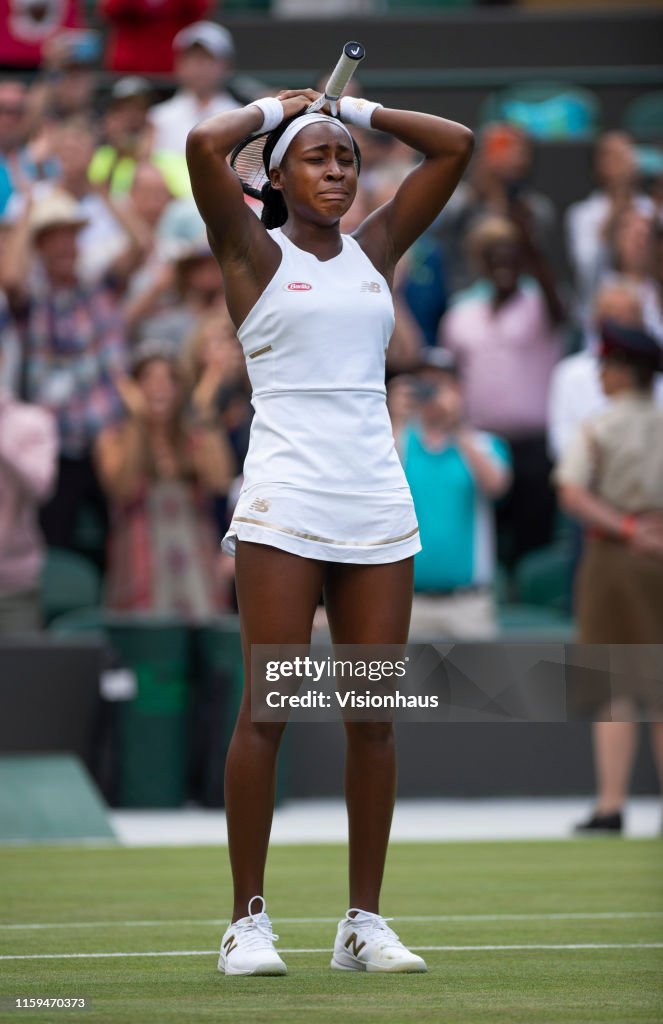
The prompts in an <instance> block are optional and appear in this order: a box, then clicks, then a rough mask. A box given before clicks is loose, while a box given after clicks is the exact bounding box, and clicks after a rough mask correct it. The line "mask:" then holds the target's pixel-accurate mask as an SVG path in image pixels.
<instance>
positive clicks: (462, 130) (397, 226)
mask: <svg viewBox="0 0 663 1024" xmlns="http://www.w3.org/2000/svg"><path fill="white" fill-rule="evenodd" d="M340 113H341V120H343V121H345V122H346V123H348V124H350V125H351V126H352V124H356V125H359V126H361V127H364V128H369V127H370V128H374V129H376V130H377V131H381V132H387V133H388V134H389V135H393V136H394V137H395V138H397V139H399V140H400V141H401V142H404V143H405V144H406V145H408V146H410V147H411V148H412V149H414V150H417V152H419V153H421V154H422V155H423V160H422V161H421V162H420V163H419V164H418V165H417V166H416V167H415V168H414V169H413V170H412V171H411V172H410V174H409V175H408V176H407V178H406V179H405V180H404V181H403V182H402V184H401V186H400V188H399V189H398V191H397V193H396V195H395V196H394V198H393V199H392V200H390V201H389V202H388V203H385V204H384V206H381V207H380V208H379V209H377V210H376V211H375V212H374V213H373V214H371V216H370V217H368V218H367V219H366V220H365V221H364V223H363V224H362V225H361V227H360V228H359V229H358V230H357V232H356V233H355V237H356V238H357V241H358V242H359V243H360V245H361V246H362V248H363V249H364V251H365V252H366V253H367V255H368V256H369V257H370V258H371V259H372V260H373V262H375V263H376V265H378V266H381V267H383V268H384V269H385V270H387V272H389V270H390V269H393V267H394V266H395V264H396V263H397V261H398V260H399V259H400V257H401V256H402V255H403V253H404V252H406V251H407V249H409V247H410V246H411V245H412V243H413V242H414V241H415V240H416V239H417V238H418V237H419V236H420V235H421V234H422V232H423V231H425V230H426V228H427V227H429V225H430V224H431V223H432V222H433V221H434V220H435V218H436V217H437V215H438V213H439V212H440V210H441V209H442V208H443V206H444V205H445V203H446V202H447V201H448V199H449V198H450V196H451V195H452V193H453V191H454V189H455V188H456V186H457V184H458V182H459V181H460V178H461V176H462V174H463V171H464V170H465V168H466V166H467V164H468V162H469V160H470V157H471V155H472V150H473V148H474V136H473V134H472V132H471V131H470V129H469V128H466V127H465V125H462V124H458V123H457V122H456V121H448V120H446V119H445V118H443V117H436V116H435V115H433V114H422V113H418V112H416V111H412V110H393V109H391V108H386V107H382V106H380V105H379V104H373V103H370V102H369V101H367V100H363V99H356V98H354V97H350V96H347V97H344V98H343V99H342V100H341V103H340Z"/></svg>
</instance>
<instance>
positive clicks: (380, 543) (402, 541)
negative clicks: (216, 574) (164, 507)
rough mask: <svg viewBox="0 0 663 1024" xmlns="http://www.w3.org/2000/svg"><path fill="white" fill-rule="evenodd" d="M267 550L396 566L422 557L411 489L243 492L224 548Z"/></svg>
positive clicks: (282, 487)
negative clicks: (247, 545)
mask: <svg viewBox="0 0 663 1024" xmlns="http://www.w3.org/2000/svg"><path fill="white" fill-rule="evenodd" d="M237 540H246V541H252V542H253V543H254V544H268V545H270V547H274V548H281V549H282V550H283V551H290V552H291V553H292V554H294V555H302V556H303V557H304V558H315V559H318V560H320V561H324V562H356V563H364V564H377V563H380V562H397V561H399V560H400V559H403V558H407V557H408V556H410V555H414V554H416V553H417V551H421V543H420V541H419V528H418V525H417V517H416V515H415V512H414V503H413V501H412V495H411V493H410V489H409V488H408V487H398V488H395V489H393V490H387V491H378V492H371V491H359V492H358V491H354V492H352V493H347V492H338V491H316V490H312V489H310V488H301V487H296V486H293V485H291V484H283V483H264V484H254V485H253V486H251V487H248V488H245V489H242V491H241V492H240V495H239V499H238V501H237V505H236V507H235V512H234V515H233V518H232V522H231V523H230V527H229V529H228V532H227V533H226V535H225V537H224V538H223V541H222V543H221V546H222V549H223V550H224V551H226V552H227V553H228V554H231V555H234V554H235V544H236V541H237Z"/></svg>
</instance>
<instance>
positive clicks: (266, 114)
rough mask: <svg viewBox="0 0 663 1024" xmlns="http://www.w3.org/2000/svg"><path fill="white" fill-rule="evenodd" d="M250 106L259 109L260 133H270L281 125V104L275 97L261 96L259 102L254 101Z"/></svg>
mask: <svg viewBox="0 0 663 1024" xmlns="http://www.w3.org/2000/svg"><path fill="white" fill-rule="evenodd" d="M250 106H252V107H259V108H260V110H261V111H262V116H263V122H262V127H261V128H260V129H259V130H260V131H261V132H271V131H272V130H273V129H274V128H277V127H278V126H279V125H280V124H281V121H282V120H283V104H282V103H281V100H277V99H276V97H275V96H263V98H262V99H261V100H254V101H253V103H251V104H250Z"/></svg>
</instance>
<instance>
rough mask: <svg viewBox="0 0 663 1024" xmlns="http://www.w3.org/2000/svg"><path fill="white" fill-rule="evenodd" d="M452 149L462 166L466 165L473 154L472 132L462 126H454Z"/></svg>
mask: <svg viewBox="0 0 663 1024" xmlns="http://www.w3.org/2000/svg"><path fill="white" fill-rule="evenodd" d="M454 148H455V151H456V152H457V154H458V157H459V158H460V159H461V160H462V161H463V163H464V164H466V163H468V161H469V159H470V157H471V156H472V153H473V152H474V132H473V131H472V129H471V128H468V127H467V126H466V125H464V124H457V125H456V132H455V139H454Z"/></svg>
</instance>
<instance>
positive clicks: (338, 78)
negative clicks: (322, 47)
mask: <svg viewBox="0 0 663 1024" xmlns="http://www.w3.org/2000/svg"><path fill="white" fill-rule="evenodd" d="M365 56H366V51H365V50H364V47H363V46H362V45H361V43H355V42H350V43H346V44H345V46H344V47H343V51H342V53H341V56H340V58H339V60H338V63H337V65H336V67H335V68H334V70H333V71H332V73H331V75H330V76H329V78H328V80H327V84H326V86H325V91H324V95H322V96H320V97H318V99H317V100H315V102H314V103H311V104H309V106H308V107H307V108H306V113H307V114H313V113H315V112H316V111H318V110H321V109H322V107H324V105H325V103H329V106H330V109H331V110H332V112H333V114H336V111H337V104H338V100H339V99H340V97H341V95H342V93H343V90H344V89H345V87H346V85H347V84H348V82H349V81H350V79H351V78H352V76H353V75H354V73H355V71H356V69H357V68H358V67H359V64H360V63H361V61H362V60H363V59H364V57H365ZM268 135H269V132H254V133H253V134H252V135H249V137H248V138H247V139H243V140H242V142H240V143H239V145H237V146H235V148H234V149H233V151H232V153H231V154H230V166H231V167H232V169H233V170H234V171H235V174H236V175H237V177H238V178H239V180H240V181H241V183H242V188H243V190H244V193H245V195H247V196H251V197H252V198H253V199H262V187H263V185H264V184H265V183H266V182H267V181H269V178H268V177H267V173H266V171H265V165H264V163H263V159H262V151H263V149H264V146H265V141H266V139H267V136H268Z"/></svg>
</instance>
